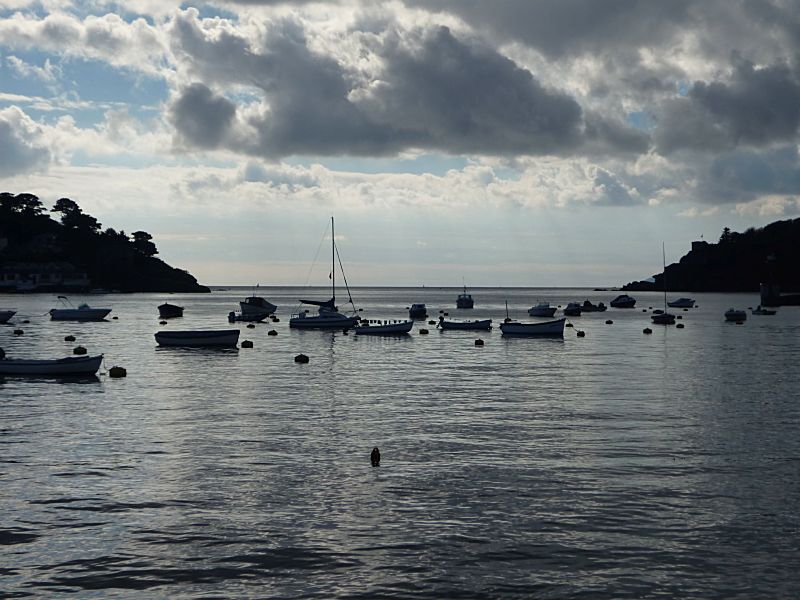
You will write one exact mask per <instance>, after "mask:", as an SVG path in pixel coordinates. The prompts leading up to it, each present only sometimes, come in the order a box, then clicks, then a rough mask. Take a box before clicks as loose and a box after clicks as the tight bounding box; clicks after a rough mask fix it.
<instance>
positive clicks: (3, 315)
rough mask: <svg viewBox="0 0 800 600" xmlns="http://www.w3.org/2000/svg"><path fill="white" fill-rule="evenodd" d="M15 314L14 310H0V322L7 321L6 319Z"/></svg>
mask: <svg viewBox="0 0 800 600" xmlns="http://www.w3.org/2000/svg"><path fill="white" fill-rule="evenodd" d="M15 314H17V311H15V310H0V324H1V323H8V320H9V319H10V318H11V317H13V316H14V315H15Z"/></svg>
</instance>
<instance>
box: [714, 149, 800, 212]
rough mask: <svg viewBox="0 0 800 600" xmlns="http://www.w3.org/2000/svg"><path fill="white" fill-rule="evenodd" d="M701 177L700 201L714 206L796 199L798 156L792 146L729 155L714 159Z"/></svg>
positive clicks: (799, 180)
mask: <svg viewBox="0 0 800 600" xmlns="http://www.w3.org/2000/svg"><path fill="white" fill-rule="evenodd" d="M701 176H702V179H701V186H702V189H701V198H703V199H704V200H705V201H707V202H711V203H715V204H718V203H734V202H744V201H748V200H752V199H754V198H758V197H760V196H764V195H787V194H789V195H798V194H800V155H798V150H797V146H796V145H795V144H792V145H786V146H782V147H779V148H775V149H772V150H769V151H766V152H756V151H736V152H729V153H725V154H723V155H721V156H718V157H715V158H714V159H713V160H712V161H711V162H710V163H709V165H708V168H707V170H706V172H705V173H702V174H701Z"/></svg>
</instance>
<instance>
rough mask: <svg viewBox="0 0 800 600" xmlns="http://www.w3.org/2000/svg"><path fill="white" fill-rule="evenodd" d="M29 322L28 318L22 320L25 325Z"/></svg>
mask: <svg viewBox="0 0 800 600" xmlns="http://www.w3.org/2000/svg"><path fill="white" fill-rule="evenodd" d="M28 323H30V321H29V320H28V319H25V320H24V321H23V322H22V324H23V325H26V324H28Z"/></svg>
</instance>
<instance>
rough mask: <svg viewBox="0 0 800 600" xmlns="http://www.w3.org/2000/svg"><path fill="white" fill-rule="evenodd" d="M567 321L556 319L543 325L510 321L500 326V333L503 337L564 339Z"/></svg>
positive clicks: (542, 323) (544, 322)
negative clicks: (519, 336) (533, 336)
mask: <svg viewBox="0 0 800 600" xmlns="http://www.w3.org/2000/svg"><path fill="white" fill-rule="evenodd" d="M565 322H566V319H556V320H555V321H543V322H541V323H520V322H518V321H510V322H508V323H501V324H500V331H502V332H503V335H536V336H554V337H564V323H565Z"/></svg>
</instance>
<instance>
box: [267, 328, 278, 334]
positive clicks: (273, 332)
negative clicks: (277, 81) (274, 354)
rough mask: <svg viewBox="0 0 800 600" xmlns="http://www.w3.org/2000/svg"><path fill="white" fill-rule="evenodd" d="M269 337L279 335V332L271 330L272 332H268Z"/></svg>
mask: <svg viewBox="0 0 800 600" xmlns="http://www.w3.org/2000/svg"><path fill="white" fill-rule="evenodd" d="M267 335H278V332H277V331H275V330H274V329H270V330H269V331H268V332H267Z"/></svg>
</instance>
